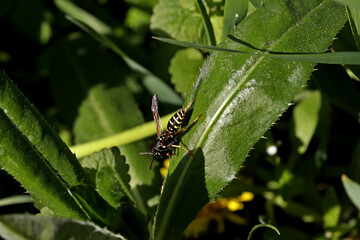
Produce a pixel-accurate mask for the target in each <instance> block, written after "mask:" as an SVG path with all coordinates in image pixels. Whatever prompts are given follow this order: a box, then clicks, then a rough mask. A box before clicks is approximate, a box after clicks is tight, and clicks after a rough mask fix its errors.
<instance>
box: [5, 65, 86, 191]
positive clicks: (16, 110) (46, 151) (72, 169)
mask: <svg viewBox="0 0 360 240" xmlns="http://www.w3.org/2000/svg"><path fill="white" fill-rule="evenodd" d="M0 99H1V102H0V108H1V109H2V111H3V112H4V114H6V117H7V118H8V120H10V121H11V123H12V124H13V126H14V127H16V128H17V131H19V132H21V134H22V135H23V137H24V138H26V139H28V141H29V143H31V144H32V145H33V146H34V147H35V148H36V149H37V151H39V153H40V154H41V155H42V156H43V157H44V158H45V159H46V161H47V162H49V164H50V165H51V167H52V168H54V169H55V170H56V171H57V172H58V173H59V174H60V175H61V178H63V179H64V180H65V181H66V182H67V183H68V184H70V185H76V184H78V183H80V182H82V181H83V180H84V178H85V176H84V173H83V169H82V168H81V166H80V164H79V162H78V161H77V160H76V158H75V157H74V155H73V154H72V153H71V152H70V150H69V149H68V147H67V146H66V145H65V144H64V143H63V142H62V141H61V139H60V138H59V137H58V136H57V133H56V132H55V130H54V129H53V128H52V127H51V126H50V125H49V124H48V123H47V122H46V121H45V119H44V117H43V116H42V115H41V114H40V113H39V112H38V111H37V109H35V108H34V107H33V106H32V105H31V103H30V102H29V101H28V100H27V99H26V98H25V97H24V96H23V95H22V93H21V92H20V91H19V90H18V89H17V88H16V86H15V85H14V84H12V82H11V80H10V79H9V78H8V77H7V76H6V75H5V73H3V72H0ZM4 131H5V129H4V130H3V131H2V132H4ZM19 137H20V136H19ZM3 166H5V165H3Z"/></svg>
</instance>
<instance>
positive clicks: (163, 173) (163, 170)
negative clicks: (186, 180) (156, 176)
mask: <svg viewBox="0 0 360 240" xmlns="http://www.w3.org/2000/svg"><path fill="white" fill-rule="evenodd" d="M169 165H170V159H169V158H168V159H166V160H165V161H164V162H163V167H162V168H160V174H161V176H163V178H165V176H166V174H167V172H168V170H169Z"/></svg>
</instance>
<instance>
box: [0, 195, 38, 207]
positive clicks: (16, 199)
mask: <svg viewBox="0 0 360 240" xmlns="http://www.w3.org/2000/svg"><path fill="white" fill-rule="evenodd" d="M32 202H33V200H32V199H31V197H30V196H29V195H15V196H11V197H6V198H1V199H0V207H3V206H8V205H14V204H23V203H32Z"/></svg>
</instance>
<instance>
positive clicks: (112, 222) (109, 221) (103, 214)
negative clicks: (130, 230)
mask: <svg viewBox="0 0 360 240" xmlns="http://www.w3.org/2000/svg"><path fill="white" fill-rule="evenodd" d="M70 192H71V194H72V196H73V197H74V198H75V199H76V201H77V202H78V203H79V205H80V206H82V209H83V210H84V211H85V212H86V213H87V215H88V216H90V218H91V220H92V221H93V222H95V223H97V224H100V225H101V226H103V227H105V226H108V227H110V229H112V230H115V229H116V227H118V226H119V225H120V221H121V220H120V219H119V212H117V211H115V209H114V208H112V207H111V206H110V205H109V203H108V202H106V201H105V200H104V199H103V198H101V197H100V195H99V194H98V193H97V192H96V191H95V190H94V189H93V188H92V187H90V186H83V185H78V186H73V187H71V188H70Z"/></svg>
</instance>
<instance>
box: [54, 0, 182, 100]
mask: <svg viewBox="0 0 360 240" xmlns="http://www.w3.org/2000/svg"><path fill="white" fill-rule="evenodd" d="M55 4H56V6H57V7H58V8H59V9H60V10H61V11H63V12H64V13H65V14H68V15H69V16H68V17H67V19H68V20H70V21H71V22H73V23H74V24H76V25H77V26H78V27H80V28H81V29H83V30H84V31H85V32H87V33H88V34H89V35H90V36H92V37H93V38H94V39H96V40H97V41H99V42H100V43H101V44H104V45H105V46H107V47H108V48H109V49H111V50H112V51H113V52H115V53H116V54H118V55H119V56H120V57H121V58H122V59H123V60H124V62H125V63H126V64H127V66H128V67H129V68H130V69H132V70H133V71H134V72H136V73H137V74H139V75H140V77H141V78H142V81H143V84H144V86H145V87H146V88H147V89H148V91H149V92H150V93H152V94H155V93H157V94H159V101H163V102H167V103H170V104H174V105H180V104H181V103H182V99H181V98H180V97H179V96H178V95H177V94H176V93H175V92H174V90H173V89H172V88H170V87H169V86H167V85H166V84H165V83H164V82H163V81H162V80H161V79H159V78H158V77H156V76H155V75H154V74H153V73H151V72H150V71H149V70H147V69H146V68H145V67H143V66H142V65H140V64H139V63H138V62H136V61H134V60H133V59H131V58H130V57H129V56H127V55H126V53H125V52H124V51H123V50H122V49H121V48H120V47H119V46H118V45H117V44H115V43H114V42H113V41H112V40H111V39H110V38H109V37H108V35H109V34H110V33H112V32H113V31H114V30H113V29H112V28H111V27H109V26H108V25H106V24H105V23H104V22H102V21H100V20H99V19H97V18H96V17H95V16H93V15H91V14H90V13H88V12H86V11H85V10H83V9H81V8H79V7H78V6H76V5H75V4H74V3H72V2H71V1H68V0H56V1H55Z"/></svg>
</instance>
